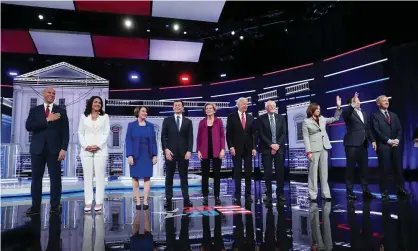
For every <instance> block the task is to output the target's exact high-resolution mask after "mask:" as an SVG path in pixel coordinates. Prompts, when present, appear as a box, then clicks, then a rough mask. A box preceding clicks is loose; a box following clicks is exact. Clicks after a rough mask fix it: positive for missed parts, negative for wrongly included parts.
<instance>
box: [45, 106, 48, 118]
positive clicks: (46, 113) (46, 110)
mask: <svg viewBox="0 0 418 251" xmlns="http://www.w3.org/2000/svg"><path fill="white" fill-rule="evenodd" d="M45 116H46V117H47V118H48V116H49V105H47V106H46V109H45Z"/></svg>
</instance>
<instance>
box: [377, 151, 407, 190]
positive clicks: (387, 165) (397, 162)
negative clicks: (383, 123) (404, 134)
mask: <svg viewBox="0 0 418 251" xmlns="http://www.w3.org/2000/svg"><path fill="white" fill-rule="evenodd" d="M377 157H378V162H379V168H380V175H381V176H380V177H381V180H380V190H381V192H383V191H385V190H387V184H388V181H389V179H388V178H389V174H390V171H391V170H393V175H394V177H395V181H396V185H398V186H399V187H401V188H403V186H404V180H403V170H402V152H401V148H400V147H399V146H398V147H391V146H390V145H387V144H379V145H378V146H377Z"/></svg>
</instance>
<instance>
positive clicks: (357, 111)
mask: <svg viewBox="0 0 418 251" xmlns="http://www.w3.org/2000/svg"><path fill="white" fill-rule="evenodd" d="M351 106H352V107H353V108H354V111H355V112H356V113H357V115H358V116H359V117H360V120H361V122H363V124H364V118H363V113H362V112H361V110H360V109H357V108H356V107H355V105H354V104H351Z"/></svg>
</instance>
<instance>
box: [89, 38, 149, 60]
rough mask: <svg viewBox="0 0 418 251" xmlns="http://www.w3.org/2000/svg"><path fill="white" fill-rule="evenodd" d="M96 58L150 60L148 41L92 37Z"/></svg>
mask: <svg viewBox="0 0 418 251" xmlns="http://www.w3.org/2000/svg"><path fill="white" fill-rule="evenodd" d="M92 40H93V45H94V52H95V53H96V57H103V58H132V59H148V39H140V38H127V37H107V36H96V35H93V36H92Z"/></svg>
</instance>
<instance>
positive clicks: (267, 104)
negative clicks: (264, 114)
mask: <svg viewBox="0 0 418 251" xmlns="http://www.w3.org/2000/svg"><path fill="white" fill-rule="evenodd" d="M269 102H272V103H273V104H274V105H276V102H274V101H273V100H269V101H267V102H266V103H265V105H264V107H265V108H267V105H268V103H269Z"/></svg>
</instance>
